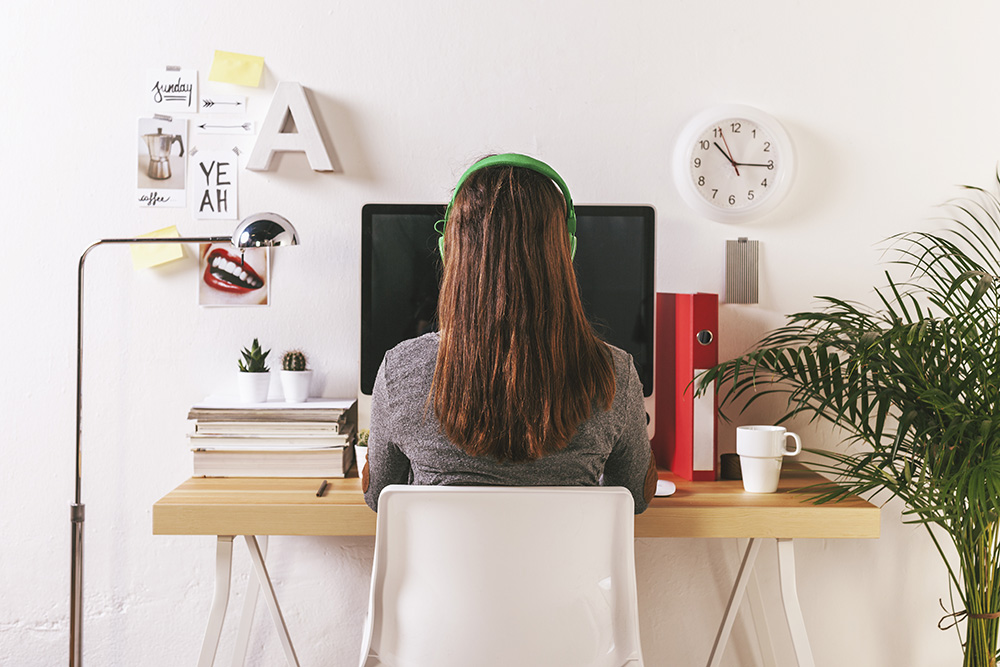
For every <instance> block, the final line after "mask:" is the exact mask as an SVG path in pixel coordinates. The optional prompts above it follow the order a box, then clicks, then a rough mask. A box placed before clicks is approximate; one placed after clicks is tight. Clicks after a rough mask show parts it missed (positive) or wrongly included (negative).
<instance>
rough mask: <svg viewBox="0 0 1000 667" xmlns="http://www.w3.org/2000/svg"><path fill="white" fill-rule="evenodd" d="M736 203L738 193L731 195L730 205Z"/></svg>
mask: <svg viewBox="0 0 1000 667" xmlns="http://www.w3.org/2000/svg"><path fill="white" fill-rule="evenodd" d="M735 203H736V195H729V205H730V206H732V205H733V204H735Z"/></svg>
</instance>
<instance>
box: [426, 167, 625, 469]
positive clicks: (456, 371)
mask: <svg viewBox="0 0 1000 667" xmlns="http://www.w3.org/2000/svg"><path fill="white" fill-rule="evenodd" d="M445 230H446V231H445V251H444V257H445V265H444V278H443V282H442V286H441V294H440V298H439V301H438V320H439V324H440V327H441V344H440V347H439V349H438V355H437V365H436V367H435V369H434V383H433V404H434V412H435V414H436V416H437V418H438V420H439V421H440V423H441V427H442V429H443V431H444V434H445V435H446V436H447V437H448V438H449V439H450V440H451V441H452V442H453V443H455V444H456V445H457V446H458V447H460V448H461V449H462V450H463V451H465V452H466V453H468V454H470V455H473V456H481V455H489V456H493V457H494V458H496V459H497V460H499V461H514V462H517V461H527V460H532V459H537V458H539V457H541V456H543V455H544V454H546V453H549V452H552V451H555V450H558V449H561V448H562V447H565V446H566V444H567V443H568V442H569V440H570V438H572V436H573V434H574V433H575V432H576V428H577V427H578V426H579V424H580V423H581V422H582V421H584V420H585V419H587V418H588V417H589V416H590V415H591V413H592V410H593V409H594V408H595V407H596V408H598V409H602V410H607V409H608V408H610V407H611V403H612V401H613V399H614V395H615V375H614V368H613V366H612V362H611V355H610V351H609V350H608V349H607V346H606V345H605V344H604V343H603V342H601V341H600V340H599V339H598V338H597V336H596V335H595V334H594V331H593V329H592V328H591V326H590V323H589V322H587V318H586V316H585V315H584V312H583V305H582V303H581V302H580V294H579V291H578V289H577V284H576V278H575V275H574V272H573V263H572V259H571V258H570V244H569V233H568V231H567V228H566V200H565V199H564V197H563V196H562V195H561V194H560V192H559V190H558V189H557V188H556V186H555V184H554V183H553V182H552V181H551V180H549V179H548V178H547V177H545V176H543V175H541V174H539V173H537V172H534V171H532V170H530V169H526V168H523V167H509V166H492V167H485V168H482V169H479V170H477V171H475V172H473V173H472V174H471V175H470V176H469V177H468V179H467V180H466V181H465V183H464V184H463V185H462V188H461V189H460V191H459V192H458V194H457V196H456V198H455V202H454V205H453V206H452V208H451V213H450V216H449V218H448V220H447V225H446V228H445Z"/></svg>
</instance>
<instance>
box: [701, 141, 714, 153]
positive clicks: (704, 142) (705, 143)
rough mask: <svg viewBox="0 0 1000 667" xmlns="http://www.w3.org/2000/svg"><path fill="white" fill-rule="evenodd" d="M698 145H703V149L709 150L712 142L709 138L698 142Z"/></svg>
mask: <svg viewBox="0 0 1000 667" xmlns="http://www.w3.org/2000/svg"><path fill="white" fill-rule="evenodd" d="M698 145H699V146H701V150H703V151H707V150H708V149H709V148H711V146H712V143H711V142H710V141H709V140H708V139H703V140H701V141H699V142H698Z"/></svg>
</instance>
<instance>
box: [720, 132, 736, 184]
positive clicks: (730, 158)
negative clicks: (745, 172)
mask: <svg viewBox="0 0 1000 667" xmlns="http://www.w3.org/2000/svg"><path fill="white" fill-rule="evenodd" d="M719 136H720V137H722V143H724V144H725V145H726V153H728V154H729V161H730V162H732V163H733V169H735V170H736V175H737V176H739V175H740V168H739V167H738V166H737V164H736V160H734V159H733V152H732V151H731V150H729V142H728V141H726V135H724V134H723V133H722V128H721V127H720V128H719Z"/></svg>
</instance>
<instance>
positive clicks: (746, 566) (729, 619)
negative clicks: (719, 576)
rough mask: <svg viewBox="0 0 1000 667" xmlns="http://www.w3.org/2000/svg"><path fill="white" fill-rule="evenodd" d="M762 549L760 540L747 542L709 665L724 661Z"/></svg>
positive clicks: (714, 666)
mask: <svg viewBox="0 0 1000 667" xmlns="http://www.w3.org/2000/svg"><path fill="white" fill-rule="evenodd" d="M759 551H760V540H759V539H758V538H756V537H751V538H750V541H749V542H747V550H746V552H745V553H744V554H743V562H742V563H741V564H740V572H739V574H737V575H736V583H735V584H733V590H732V593H730V594H729V604H728V605H726V615H725V616H724V617H723V618H722V624H721V625H720V626H719V632H718V634H716V635H715V644H714V645H713V646H712V653H711V655H709V656H708V667H718V666H719V664H721V663H722V652H723V650H725V648H726V642H728V641H729V633H730V632H731V631H732V629H733V623H734V622H735V621H736V612H737V611H739V609H740V602H741V601H742V600H743V593H744V591H745V590H746V587H747V582H748V581H749V580H750V572H751V571H752V570H753V564H754V562H755V561H756V560H757V552H759Z"/></svg>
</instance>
